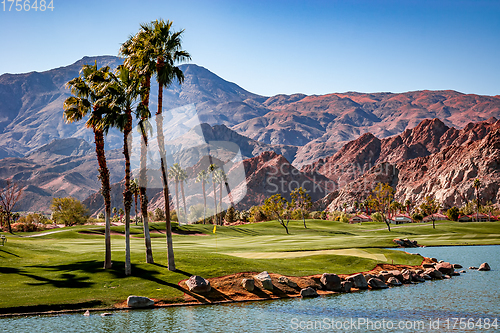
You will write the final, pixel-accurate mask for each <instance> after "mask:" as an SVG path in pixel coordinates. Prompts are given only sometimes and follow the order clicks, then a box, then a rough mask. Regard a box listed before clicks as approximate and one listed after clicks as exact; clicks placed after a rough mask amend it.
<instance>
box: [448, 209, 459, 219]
mask: <svg viewBox="0 0 500 333" xmlns="http://www.w3.org/2000/svg"><path fill="white" fill-rule="evenodd" d="M459 215H460V211H459V210H458V208H457V207H455V206H453V207H451V208H450V209H448V211H446V216H448V218H449V219H450V221H457V220H458V216H459Z"/></svg>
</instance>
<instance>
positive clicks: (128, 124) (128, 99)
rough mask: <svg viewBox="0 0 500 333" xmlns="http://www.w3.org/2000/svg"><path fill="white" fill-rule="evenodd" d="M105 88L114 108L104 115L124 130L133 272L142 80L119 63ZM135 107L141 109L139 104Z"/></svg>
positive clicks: (127, 220) (127, 265) (125, 194)
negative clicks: (135, 135) (134, 155)
mask: <svg viewBox="0 0 500 333" xmlns="http://www.w3.org/2000/svg"><path fill="white" fill-rule="evenodd" d="M103 91H104V92H105V93H106V95H107V96H108V97H109V99H110V104H109V105H110V109H111V110H112V111H113V112H109V113H108V114H107V115H106V116H105V117H104V120H105V121H106V122H107V123H110V124H111V125H113V126H114V127H117V128H118V129H120V130H121V131H122V132H123V155H124V157H125V190H124V192H123V205H124V207H125V275H130V274H131V273H132V271H131V262H130V209H131V207H132V196H133V193H132V190H131V181H130V178H131V177H130V151H131V149H132V135H131V133H132V108H133V104H134V103H135V101H136V99H137V98H138V97H139V93H140V81H139V78H138V76H137V75H136V74H135V73H134V72H130V71H129V70H128V68H127V67H125V66H119V67H118V68H117V71H116V75H113V80H112V81H111V82H109V83H108V84H106V85H105V86H104V87H103ZM136 111H138V112H140V107H139V108H138V109H137V110H136ZM134 184H135V182H134ZM120 210H121V208H120ZM136 215H137V214H136Z"/></svg>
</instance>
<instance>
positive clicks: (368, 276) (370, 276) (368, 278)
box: [364, 273, 376, 281]
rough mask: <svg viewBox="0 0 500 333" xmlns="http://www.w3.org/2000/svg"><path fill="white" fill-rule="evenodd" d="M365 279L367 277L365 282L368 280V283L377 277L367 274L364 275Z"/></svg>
mask: <svg viewBox="0 0 500 333" xmlns="http://www.w3.org/2000/svg"><path fill="white" fill-rule="evenodd" d="M364 277H365V280H366V281H368V280H370V279H372V278H376V276H375V275H373V274H369V273H368V274H365V275H364Z"/></svg>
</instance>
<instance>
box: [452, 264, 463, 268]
mask: <svg viewBox="0 0 500 333" xmlns="http://www.w3.org/2000/svg"><path fill="white" fill-rule="evenodd" d="M453 268H455V269H458V268H463V266H462V265H460V264H453Z"/></svg>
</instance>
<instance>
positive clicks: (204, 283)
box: [186, 275, 212, 293]
mask: <svg viewBox="0 0 500 333" xmlns="http://www.w3.org/2000/svg"><path fill="white" fill-rule="evenodd" d="M186 285H187V286H188V288H189V291H192V292H194V293H208V292H209V291H210V290H211V289H212V287H211V286H210V281H208V280H206V279H204V278H202V277H201V276H198V275H193V276H191V277H190V278H189V279H188V280H187V281H186Z"/></svg>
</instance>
